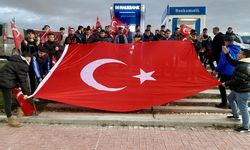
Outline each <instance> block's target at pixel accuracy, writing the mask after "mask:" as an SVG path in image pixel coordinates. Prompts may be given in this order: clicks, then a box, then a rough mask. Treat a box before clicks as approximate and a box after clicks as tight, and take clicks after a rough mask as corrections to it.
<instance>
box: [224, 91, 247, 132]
mask: <svg viewBox="0 0 250 150" xmlns="http://www.w3.org/2000/svg"><path fill="white" fill-rule="evenodd" d="M249 98H250V92H244V93H239V92H235V91H231V93H230V94H229V95H228V98H227V99H228V101H229V104H230V105H231V108H232V113H233V115H234V117H239V113H238V107H239V109H240V112H241V115H242V127H243V128H246V129H248V128H249V112H248V100H249ZM237 105H238V106H237Z"/></svg>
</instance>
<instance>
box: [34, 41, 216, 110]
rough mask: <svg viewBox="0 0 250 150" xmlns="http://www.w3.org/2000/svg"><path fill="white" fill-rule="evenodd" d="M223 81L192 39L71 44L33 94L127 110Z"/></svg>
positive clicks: (180, 96) (191, 93)
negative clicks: (201, 57)
mask: <svg viewBox="0 0 250 150" xmlns="http://www.w3.org/2000/svg"><path fill="white" fill-rule="evenodd" d="M219 84H220V83H219V82H218V81H217V80H216V79H214V78H213V77H212V76H211V75H210V74H209V73H208V72H207V71H206V70H205V69H204V67H203V66H202V64H201V62H200V61H199V59H198V56H197V54H196V52H195V50H194V47H193V44H192V43H191V42H188V41H157V42H144V43H143V42H140V43H134V44H113V43H106V42H105V43H102V42H97V43H92V44H80V45H79V44H74V45H69V46H66V48H65V50H64V53H63V55H62V57H61V58H60V60H59V61H58V62H57V63H56V65H55V66H54V67H53V68H52V70H51V72H50V73H49V74H48V75H47V76H46V77H45V79H44V80H43V81H42V82H41V84H40V85H39V87H38V89H37V90H36V91H35V92H34V94H33V95H32V96H34V97H36V98H42V99H48V100H54V101H57V102H62V103H67V104H72V105H78V106H83V107H89V108H95V109H101V110H108V111H116V112H127V111H134V110H139V109H144V108H149V107H152V106H157V105H161V104H165V103H168V102H172V101H175V100H177V99H181V98H184V97H187V96H191V95H193V94H196V93H198V92H201V91H203V90H206V89H209V88H212V87H214V86H217V85H219Z"/></svg>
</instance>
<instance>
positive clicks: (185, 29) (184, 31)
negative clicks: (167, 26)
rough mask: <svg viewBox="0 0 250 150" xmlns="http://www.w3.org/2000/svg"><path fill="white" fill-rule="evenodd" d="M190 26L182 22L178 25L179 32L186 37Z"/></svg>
mask: <svg viewBox="0 0 250 150" xmlns="http://www.w3.org/2000/svg"><path fill="white" fill-rule="evenodd" d="M191 30H192V28H190V27H189V26H187V25H186V24H182V25H180V31H181V32H180V33H181V34H182V35H183V36H184V37H188V36H189V35H190V32H191Z"/></svg>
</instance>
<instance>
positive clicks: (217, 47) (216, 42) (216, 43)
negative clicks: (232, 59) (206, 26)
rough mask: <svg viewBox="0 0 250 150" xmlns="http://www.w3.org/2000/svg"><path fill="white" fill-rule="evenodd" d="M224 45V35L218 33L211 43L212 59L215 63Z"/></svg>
mask: <svg viewBox="0 0 250 150" xmlns="http://www.w3.org/2000/svg"><path fill="white" fill-rule="evenodd" d="M223 45H224V34H222V33H221V32H219V33H218V34H216V35H215V37H214V39H213V42H212V51H213V58H214V59H215V60H216V61H219V59H220V53H221V51H222V46H223Z"/></svg>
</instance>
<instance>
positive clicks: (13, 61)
mask: <svg viewBox="0 0 250 150" xmlns="http://www.w3.org/2000/svg"><path fill="white" fill-rule="evenodd" d="M28 72H29V65H28V62H27V61H26V60H25V58H23V57H22V56H20V55H13V56H11V57H10V58H9V62H8V63H7V64H6V65H4V66H3V68H1V69H0V88H7V89H12V88H15V87H18V85H20V87H21V88H22V92H23V94H25V95H30V90H29V81H28Z"/></svg>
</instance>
